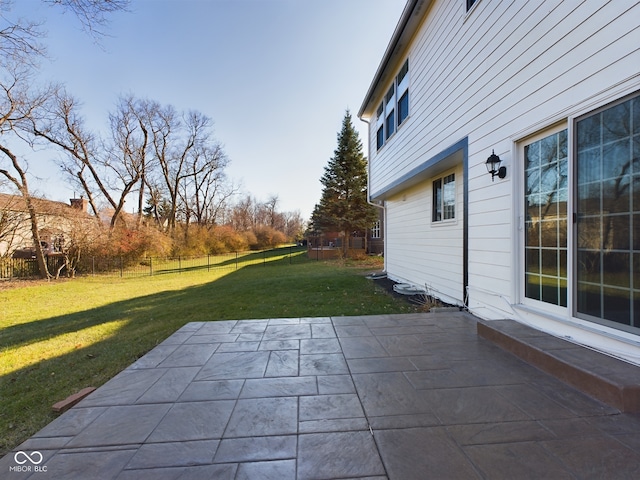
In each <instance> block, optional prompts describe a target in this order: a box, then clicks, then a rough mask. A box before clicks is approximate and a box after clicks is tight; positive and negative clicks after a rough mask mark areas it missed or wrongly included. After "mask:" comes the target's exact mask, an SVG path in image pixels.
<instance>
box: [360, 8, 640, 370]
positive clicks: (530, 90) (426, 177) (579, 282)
mask: <svg viewBox="0 0 640 480" xmlns="http://www.w3.org/2000/svg"><path fill="white" fill-rule="evenodd" d="M638 19H640V2H637V1H635V0H615V1H610V2H600V1H582V2H567V1H562V0H528V1H527V0H521V1H518V2H511V1H499V0H475V1H472V0H409V1H408V2H407V5H406V7H405V9H404V11H403V13H402V16H401V18H400V21H399V23H398V25H397V27H396V30H395V32H394V33H393V37H392V38H391V41H390V43H389V46H388V48H387V50H386V52H385V53H384V56H383V58H382V62H381V64H380V67H379V68H378V71H377V72H376V74H375V77H374V79H373V82H372V84H371V86H370V88H369V91H368V92H367V94H366V97H365V99H364V102H363V105H362V107H361V109H360V111H359V114H358V116H359V117H360V118H361V119H362V120H364V121H366V122H367V123H368V124H369V143H368V146H369V182H370V189H369V196H370V200H371V201H373V202H376V203H378V204H379V205H381V206H383V207H384V211H385V222H384V224H385V235H384V237H385V238H384V245H385V270H386V272H387V274H388V275H389V277H390V278H392V279H394V280H396V281H400V282H408V283H412V284H416V285H420V286H424V285H427V286H428V288H429V289H430V290H431V292H432V293H433V294H435V295H436V296H438V297H440V298H441V299H442V300H444V301H445V302H448V303H452V304H457V305H466V306H467V307H468V308H469V311H470V312H472V313H473V314H475V315H477V316H478V317H481V318H484V319H488V320H491V319H501V318H510V319H514V320H517V321H520V322H524V323H527V324H530V325H532V326H534V327H536V328H538V329H541V330H544V331H547V332H549V333H552V334H555V335H558V336H562V337H567V338H569V339H572V340H574V341H577V342H579V343H582V344H585V345H589V346H591V347H594V348H597V349H599V350H602V351H606V352H609V353H610V354H613V355H616V356H619V357H622V358H625V359H627V360H629V361H632V362H634V363H638V364H640V23H639V22H638ZM494 152H495V155H496V156H497V157H499V159H500V160H501V164H500V166H502V167H506V171H505V169H502V170H500V169H498V168H493V170H494V174H495V175H493V174H492V175H490V174H488V168H487V164H486V163H487V161H488V160H489V159H490V158H491V160H495V159H496V157H493V156H492V153H494ZM496 167H497V166H496ZM505 174H506V175H505ZM502 177H504V178H502Z"/></svg>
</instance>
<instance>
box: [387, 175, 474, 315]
mask: <svg viewBox="0 0 640 480" xmlns="http://www.w3.org/2000/svg"><path fill="white" fill-rule="evenodd" d="M444 173H445V174H449V173H455V178H456V214H459V213H461V212H462V205H463V201H462V178H463V177H462V176H463V173H462V166H458V167H457V168H455V169H453V170H448V171H446V172H444ZM432 194H433V183H432V181H431V180H427V181H424V182H421V183H420V184H418V185H416V186H414V187H412V188H410V189H407V190H406V191H404V192H403V193H402V194H400V195H397V196H394V197H392V198H390V199H389V200H388V201H387V203H386V205H387V207H386V208H387V237H386V240H385V244H386V245H387V246H388V247H387V249H386V251H385V259H386V269H387V271H388V272H389V274H390V276H391V278H393V279H394V280H396V281H400V282H409V283H413V284H415V285H419V286H421V287H427V289H428V290H429V291H430V292H431V293H432V294H433V295H435V296H437V297H439V298H440V299H442V300H444V301H446V302H447V303H452V304H456V305H463V304H464V298H463V289H462V282H463V279H462V274H463V254H462V252H463V249H462V246H463V245H462V242H463V223H462V219H461V218H457V217H456V219H455V220H453V221H445V222H436V223H434V222H432V219H431V205H432Z"/></svg>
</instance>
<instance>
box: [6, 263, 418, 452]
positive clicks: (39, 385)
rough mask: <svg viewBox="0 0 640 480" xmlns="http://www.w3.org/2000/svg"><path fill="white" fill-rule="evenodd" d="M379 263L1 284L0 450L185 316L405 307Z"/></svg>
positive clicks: (309, 314) (353, 312) (365, 312)
mask: <svg viewBox="0 0 640 480" xmlns="http://www.w3.org/2000/svg"><path fill="white" fill-rule="evenodd" d="M380 268H381V264H371V263H369V264H347V265H345V264H343V263H341V262H337V261H336V262H315V261H304V262H299V263H294V264H287V263H284V264H278V265H266V266H265V265H255V266H250V267H245V268H242V269H239V270H228V271H224V270H218V271H211V272H206V271H201V272H200V271H198V272H192V273H179V274H171V275H161V276H154V277H139V278H129V279H126V278H125V279H120V278H101V277H93V278H83V279H76V280H72V281H59V282H51V283H39V284H36V285H32V286H29V285H28V284H26V286H21V287H20V288H11V289H3V290H0V398H1V399H2V402H0V456H2V455H4V454H5V453H6V452H7V451H9V450H10V449H12V448H14V447H15V446H17V445H18V444H20V443H21V442H22V441H24V440H25V439H27V438H28V437H30V436H31V435H33V434H34V433H35V432H37V431H38V430H39V429H41V428H42V427H44V426H45V425H46V424H47V423H49V422H50V421H51V420H53V419H54V418H55V416H56V415H55V414H54V413H53V412H52V410H51V406H52V405H53V404H54V403H55V402H57V401H59V400H62V399H64V398H66V397H67V396H69V395H71V394H72V393H75V392H77V391H78V390H80V389H82V388H84V387H87V386H94V387H98V386H100V385H102V384H103V383H105V382H106V381H107V380H108V379H110V378H111V377H113V376H114V375H115V374H117V373H118V372H120V371H121V370H123V369H124V368H126V367H127V366H128V365H130V364H132V363H133V362H134V361H135V360H136V359H138V358H139V357H141V356H142V355H144V354H145V353H146V352H148V351H149V350H151V349H152V348H153V347H154V346H156V345H157V344H158V343H160V342H162V341H163V340H164V339H165V338H167V337H168V336H169V335H171V334H172V333H173V332H174V331H176V330H177V329H178V328H180V327H181V326H182V325H184V324H185V323H187V322H193V321H215V320H232V319H253V318H277V317H317V316H329V315H331V316H340V315H370V314H380V313H407V312H410V311H413V310H414V308H413V307H412V306H410V305H409V304H407V303H405V302H403V301H402V300H397V299H395V298H393V297H392V296H390V295H388V294H387V293H386V292H384V291H382V290H380V289H379V288H377V287H376V286H375V285H374V284H373V282H371V281H370V280H367V279H366V278H364V274H366V273H368V272H371V271H375V270H379V269H380Z"/></svg>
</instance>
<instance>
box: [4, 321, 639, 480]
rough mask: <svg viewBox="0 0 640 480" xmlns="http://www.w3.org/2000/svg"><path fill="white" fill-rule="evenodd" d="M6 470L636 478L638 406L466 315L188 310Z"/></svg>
mask: <svg viewBox="0 0 640 480" xmlns="http://www.w3.org/2000/svg"><path fill="white" fill-rule="evenodd" d="M18 451H22V452H24V453H22V454H19V455H17V456H16V452H18ZM32 452H38V454H40V455H42V460H41V461H40V462H38V463H37V465H36V464H35V461H37V460H39V457H37V455H36V454H34V453H32ZM27 456H29V458H27ZM18 460H19V461H20V462H23V463H22V464H19V463H17V461H18ZM17 465H23V466H25V467H26V466H30V467H31V468H30V469H29V471H26V469H24V468H23V469H22V470H23V472H18V471H17V470H18V469H17V468H15V467H16V466H17ZM11 467H14V468H13V469H12V468H11ZM36 467H40V468H39V471H37V472H36V471H35V470H36ZM43 469H44V470H46V472H45V471H43ZM0 472H1V473H0V477H2V478H8V479H11V478H27V477H29V476H31V477H32V478H47V477H49V478H56V479H75V478H78V479H94V478H95V479H97V478H100V479H110V478H114V479H119V480H126V479H154V480H158V479H160V480H162V479H178V478H179V479H236V480H237V479H277V480H286V479H347V478H367V479H386V478H389V479H400V480H408V479H430V478H433V479H448V478H451V479H467V478H470V479H473V478H489V479H497V478H505V479H514V478H517V479H524V478H553V479H561V478H572V479H575V478H580V479H583V478H607V479H614V478H620V479H629V478H640V416H639V415H637V414H621V413H620V412H619V411H618V410H616V409H614V408H612V407H609V406H607V405H605V404H603V403H600V402H598V401H596V400H594V399H592V398H590V397H588V396H586V395H584V394H582V393H580V392H578V391H577V390H575V389H573V388H571V387H568V386H567V385H565V384H563V383H561V382H559V381H558V380H556V379H554V378H553V377H551V376H549V375H547V374H545V373H543V372H542V371H540V370H537V369H536V368H534V367H531V366H529V365H528V364H526V363H524V362H522V361H520V360H518V359H517V358H516V357H514V356H512V355H511V354H509V353H507V352H505V351H503V350H501V349H500V348H499V347H497V346H495V345H494V344H492V343H491V342H489V341H487V340H485V339H483V338H480V337H479V336H478V335H477V333H476V322H475V320H474V318H473V317H472V316H470V315H468V314H465V313H463V312H443V313H428V314H412V315H387V316H368V317H332V318H295V319H272V320H242V321H219V322H208V323H190V324H187V325H185V326H184V327H183V328H181V329H180V330H179V331H178V332H176V333H175V334H174V335H172V336H171V337H170V338H168V339H167V340H166V341H165V342H163V343H162V344H161V345H159V346H157V347H156V348H155V349H154V350H152V351H151V352H149V353H148V354H147V355H145V356H144V357H143V358H141V359H140V360H139V361H137V362H136V363H135V364H133V365H131V366H130V367H129V368H127V369H126V370H124V371H123V372H122V373H120V374H119V375H118V376H116V377H115V378H113V379H112V380H111V381H109V382H108V383H106V384H105V385H103V386H102V387H100V388H99V389H98V390H96V391H95V392H94V393H93V394H91V395H90V396H89V397H87V398H86V399H84V400H83V401H82V402H80V403H79V404H78V405H76V406H75V407H73V408H72V409H70V410H69V411H67V412H66V413H64V414H63V415H61V416H60V417H59V418H58V419H56V420H55V421H54V422H52V423H51V424H49V425H48V426H47V427H45V428H44V429H42V430H41V431H40V432H38V433H37V434H36V435H34V436H33V437H32V438H31V439H29V440H28V441H27V442H25V443H24V444H23V445H20V446H19V447H18V448H16V450H15V451H14V452H12V453H10V454H8V455H7V456H5V457H4V458H3V459H1V460H0Z"/></svg>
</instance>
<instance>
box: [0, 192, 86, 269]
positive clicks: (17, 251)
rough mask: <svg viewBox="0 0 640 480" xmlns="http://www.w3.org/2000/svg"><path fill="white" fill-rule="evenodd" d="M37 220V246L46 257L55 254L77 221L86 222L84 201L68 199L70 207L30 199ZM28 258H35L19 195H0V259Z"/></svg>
mask: <svg viewBox="0 0 640 480" xmlns="http://www.w3.org/2000/svg"><path fill="white" fill-rule="evenodd" d="M31 201H32V202H33V205H34V208H35V210H36V214H37V216H38V229H39V232H40V242H41V243H42V246H43V247H44V252H45V254H46V255H52V254H58V253H59V252H60V251H61V248H62V246H63V245H64V242H65V236H69V235H70V233H71V230H72V229H74V228H77V221H76V220H77V219H78V218H81V219H83V220H89V219H90V217H89V216H88V214H87V201H86V200H84V199H81V198H80V199H71V200H70V201H69V202H70V203H69V204H66V203H63V202H54V201H52V200H46V199H43V198H35V197H32V198H31ZM12 255H14V256H17V257H22V258H31V257H32V256H34V255H35V253H34V246H33V236H32V234H31V222H30V219H29V213H28V212H27V207H26V205H25V202H24V199H23V198H22V197H21V196H20V195H8V194H4V193H0V257H2V256H12Z"/></svg>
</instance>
